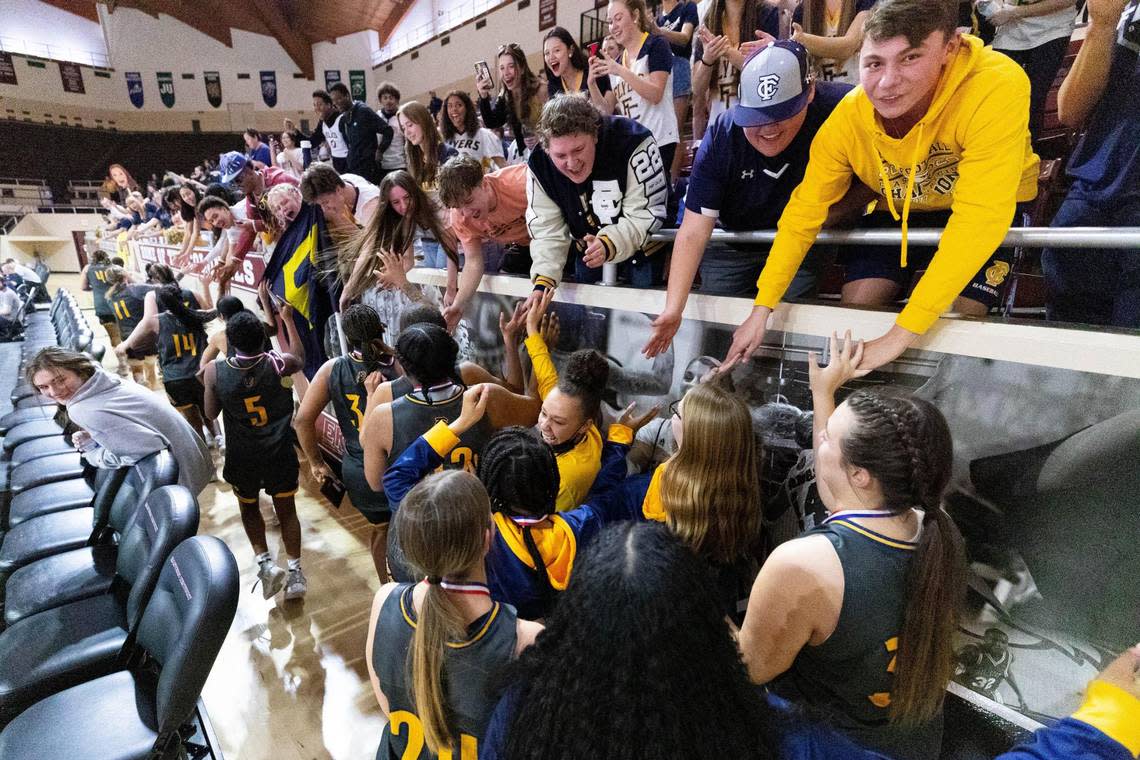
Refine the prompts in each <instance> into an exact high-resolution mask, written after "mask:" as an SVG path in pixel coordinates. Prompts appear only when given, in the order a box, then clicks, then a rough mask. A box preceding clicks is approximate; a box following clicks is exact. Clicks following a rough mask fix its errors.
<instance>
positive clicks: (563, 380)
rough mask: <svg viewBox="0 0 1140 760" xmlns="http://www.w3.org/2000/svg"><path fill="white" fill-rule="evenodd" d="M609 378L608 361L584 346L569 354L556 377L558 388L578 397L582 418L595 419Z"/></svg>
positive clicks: (600, 408)
mask: <svg viewBox="0 0 1140 760" xmlns="http://www.w3.org/2000/svg"><path fill="white" fill-rule="evenodd" d="M609 379H610V363H609V362H608V361H606V357H604V356H602V354H601V353H600V352H599V351H595V350H594V349H592V348H584V349H582V350H581V351H575V352H574V353H572V354H570V358H568V359H567V360H566V365H565V366H564V367H563V368H562V373H561V374H560V375H559V377H558V390H560V391H562V392H563V393H565V394H566V395H567V396H572V397H573V398H576V399H578V403H579V404H581V406H582V418H583V420H596V419H597V418H598V415H600V414H601V411H602V394H603V393H605V391H606V383H607V382H609Z"/></svg>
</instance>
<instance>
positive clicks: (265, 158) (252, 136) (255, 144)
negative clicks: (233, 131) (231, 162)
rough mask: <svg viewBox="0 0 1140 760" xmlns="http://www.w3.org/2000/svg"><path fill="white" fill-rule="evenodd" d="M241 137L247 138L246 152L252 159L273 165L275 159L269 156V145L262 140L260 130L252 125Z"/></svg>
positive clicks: (264, 164)
mask: <svg viewBox="0 0 1140 760" xmlns="http://www.w3.org/2000/svg"><path fill="white" fill-rule="evenodd" d="M241 137H242V139H243V140H245V154H246V155H247V156H249V158H250V160H252V161H258V162H260V163H261V164H262V165H263V166H272V165H273V160H272V159H271V158H270V157H269V146H268V145H266V144H265V143H263V142H262V141H261V133H260V132H258V131H257V130H256V129H254V128H253V127H250V128H249V129H247V130H246V131H244V132H242V134H241ZM258 168H261V167H258Z"/></svg>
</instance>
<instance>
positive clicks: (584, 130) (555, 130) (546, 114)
mask: <svg viewBox="0 0 1140 760" xmlns="http://www.w3.org/2000/svg"><path fill="white" fill-rule="evenodd" d="M601 125H602V113H601V111H599V110H598V109H597V108H595V107H594V105H593V104H592V103H590V101H588V100H586V99H585V98H583V97H579V96H578V95H576V94H574V93H565V92H564V93H560V94H558V95H556V96H554V97H553V98H551V99H550V100H548V101H546V105H544V106H543V107H542V115H541V116H539V117H538V124H537V125H536V126H535V132H536V133H537V134H538V137H539V139H540V140H542V147H543V148H549V147H550V141H551V140H552V139H554V138H555V137H566V136H567V135H590V136H591V137H597V135H598V130H600V129H601Z"/></svg>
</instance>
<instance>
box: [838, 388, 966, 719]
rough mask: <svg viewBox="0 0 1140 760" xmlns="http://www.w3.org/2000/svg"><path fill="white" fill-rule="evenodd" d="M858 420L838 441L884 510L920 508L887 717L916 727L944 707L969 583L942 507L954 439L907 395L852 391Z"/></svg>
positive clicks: (958, 540)
mask: <svg viewBox="0 0 1140 760" xmlns="http://www.w3.org/2000/svg"><path fill="white" fill-rule="evenodd" d="M847 405H848V407H849V408H850V409H851V411H852V412H853V413H854V415H855V418H856V421H857V424H856V425H855V426H854V427H853V428H852V430H851V432H850V433H848V435H847V436H846V437H845V438H844V439H843V444H842V449H843V457H844V459H845V460H846V461H847V462H848V463H849V464H851V465H854V466H855V467H861V468H863V469H866V470H867V471H868V472H869V473H870V474H871V475H873V476H874V477H875V479H876V480H877V481H878V483H879V487H880V489H881V490H882V493H883V509H885V510H887V511H889V512H896V513H902V512H905V511H906V510H908V509H910V508H912V507H916V508H918V509H922V510H924V511H925V513H924V516H923V521H922V537H921V538H920V540H919V544H918V550H917V551H916V552H915V555H914V558H913V559H912V560H911V563H910V569H909V570H908V573H907V587H906V600H907V602H906V613H905V616H904V620H903V627H902V631H901V632H900V634H899V649H898V654H897V661H896V665H895V678H894V686H893V688H892V689H891V721H892V722H893V723H900V724H917V723H922V722H925V721H928V720H930V719H931V718H933V717H934V716H935V715H937V713H938V711H939V710H940V709H941V707H942V698H943V695H944V694H945V690H946V684H947V683H949V681H950V677H951V676H952V675H953V668H954V660H953V656H954V651H953V637H954V632H955V630H956V628H957V626H958V613H959V610H960V608H961V604H962V598H963V595H964V593H965V588H966V557H965V550H964V548H963V543H962V535H961V534H960V533H959V532H958V528H957V526H955V525H954V522H953V520H951V519H950V516H949V515H948V514H946V512H945V510H943V508H942V496H943V494H944V493H945V491H946V487H947V486H948V485H949V482H950V473H951V467H952V465H953V454H954V451H953V443H952V441H951V438H950V429H949V427H948V426H947V425H946V419H945V418H944V417H943V416H942V413H941V412H939V411H938V409H937V408H936V407H935V406H934V405H933V404H931V403H930V402H928V401H925V400H923V399H919V398H914V397H912V396H892V395H881V394H877V393H872V392H869V391H857V392H856V393H854V394H852V395H851V397H850V398H848V399H847Z"/></svg>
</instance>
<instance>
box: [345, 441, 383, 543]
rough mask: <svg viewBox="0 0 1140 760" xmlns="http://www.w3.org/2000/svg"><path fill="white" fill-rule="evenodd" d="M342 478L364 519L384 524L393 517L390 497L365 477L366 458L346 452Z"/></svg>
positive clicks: (353, 504)
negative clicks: (369, 482) (371, 484)
mask: <svg viewBox="0 0 1140 760" xmlns="http://www.w3.org/2000/svg"><path fill="white" fill-rule="evenodd" d="M340 479H341V482H342V483H344V487H345V490H347V491H348V498H349V499H350V500H352V506H354V507H356V508H357V509H358V510H360V514H362V515H364V519H366V520H367V521H368V522H370V523H372V524H373V525H382V524H383V523H386V522H388V521H389V520H390V519H392V513H391V512H390V511H389V509H388V497H387V496H385V495H384V492H383V491H380V492H379V493H377V492H376V491H373V490H372V486H370V485H368V479H367V478H366V477H364V460H363V459H357V458H356V457H353V456H350V455H348V454H345V457H344V460H343V461H341V463H340Z"/></svg>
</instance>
